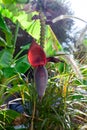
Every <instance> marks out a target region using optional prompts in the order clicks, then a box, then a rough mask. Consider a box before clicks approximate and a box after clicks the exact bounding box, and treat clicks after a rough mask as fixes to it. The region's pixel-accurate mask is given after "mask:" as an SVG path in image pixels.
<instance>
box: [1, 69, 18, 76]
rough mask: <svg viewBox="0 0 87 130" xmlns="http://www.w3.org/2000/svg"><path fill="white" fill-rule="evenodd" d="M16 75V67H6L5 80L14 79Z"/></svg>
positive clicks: (4, 70)
mask: <svg viewBox="0 0 87 130" xmlns="http://www.w3.org/2000/svg"><path fill="white" fill-rule="evenodd" d="M15 74H16V70H15V68H14V67H6V68H4V69H3V75H4V77H5V78H9V77H12V76H13V75H15Z"/></svg>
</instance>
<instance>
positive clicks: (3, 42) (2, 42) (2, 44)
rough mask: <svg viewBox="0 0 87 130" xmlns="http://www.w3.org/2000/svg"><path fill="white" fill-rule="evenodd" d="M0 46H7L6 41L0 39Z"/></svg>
mask: <svg viewBox="0 0 87 130" xmlns="http://www.w3.org/2000/svg"><path fill="white" fill-rule="evenodd" d="M0 46H3V47H6V46H7V43H6V41H5V40H4V39H3V38H2V37H0Z"/></svg>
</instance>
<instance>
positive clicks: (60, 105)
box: [0, 0, 87, 130]
mask: <svg viewBox="0 0 87 130" xmlns="http://www.w3.org/2000/svg"><path fill="white" fill-rule="evenodd" d="M22 2H23V1H20V0H17V1H16V2H15V1H14V0H11V1H9V0H8V1H7V0H6V1H5V0H2V1H0V29H1V30H0V90H1V91H0V129H4V130H5V129H6V130H7V129H16V126H18V125H21V128H20V129H30V130H34V129H36V130H37V129H41V130H43V129H45V130H46V129H47V130H53V129H54V130H57V129H58V130H75V129H76V130H77V129H78V130H79V129H81V127H86V125H85V124H86V123H87V111H86V108H87V96H86V95H87V65H86V60H85V58H83V57H81V59H80V60H79V58H78V59H74V60H72V58H71V57H70V59H68V60H67V55H59V52H60V51H61V53H63V54H66V53H65V52H64V51H63V50H64V49H63V47H62V45H61V44H60V43H59V41H58V39H57V38H56V36H55V34H54V33H53V31H52V29H51V28H50V26H49V25H46V35H45V48H44V50H45V52H46V55H47V56H56V57H59V58H60V59H63V60H64V61H65V63H56V64H54V63H48V64H47V65H46V68H47V70H48V75H49V79H48V85H47V89H46V92H45V95H44V97H43V100H42V102H39V100H38V96H37V92H36V88H35V85H34V81H33V78H32V76H33V72H31V71H32V69H31V66H30V64H29V63H28V61H27V50H28V48H29V45H30V43H31V41H32V37H33V38H35V39H36V40H37V42H38V43H39V42H40V21H39V20H32V17H33V16H34V15H35V14H37V12H36V11H35V10H34V11H32V12H31V11H30V10H29V9H30V8H28V10H27V11H26V10H25V8H24V7H25V4H23V3H22ZM29 2H30V1H29ZM25 3H26V0H25ZM29 4H30V3H29ZM48 5H49V4H48ZM51 6H52V5H51ZM28 7H30V5H28ZM60 7H61V8H62V6H61V4H60ZM53 10H54V8H53ZM64 10H65V9H64ZM59 15H60V14H59ZM5 17H7V18H9V19H10V20H9V22H10V24H8V22H7V21H6V20H8V19H7V18H5ZM5 19H6V20H5ZM11 21H12V22H11ZM62 22H63V21H62ZM64 22H66V21H64ZM13 23H14V24H13ZM11 24H12V25H11ZM61 25H62V24H61ZM67 25H68V26H70V25H69V24H67ZM11 26H15V28H14V29H12V30H11ZM54 26H56V24H55V25H54ZM53 28H54V27H53ZM63 29H64V30H65V26H63ZM54 30H55V29H54ZM19 31H20V32H19ZM58 32H59V34H61V31H58ZM21 33H22V36H23V34H25V35H26V37H27V38H29V41H28V42H26V43H25V45H24V44H23V45H21V48H17V49H16V46H17V42H18V41H20V39H21V37H20V36H21V35H19V34H21ZM57 34H58V33H57ZM64 34H65V31H64ZM61 36H62V37H63V35H61ZM66 37H67V35H66ZM18 38H19V40H18ZM63 38H64V37H63ZM67 38H68V37H67ZM65 39H66V38H64V40H65ZM64 40H63V41H64ZM60 42H62V41H61V40H60ZM82 42H83V43H85V45H86V43H87V41H86V38H83V41H82ZM18 49H19V51H17V52H16V50H18ZM83 56H84V54H83ZM73 57H74V56H73ZM85 57H86V53H85ZM69 60H71V61H72V62H70V63H69ZM72 66H73V67H72ZM75 67H78V70H77V68H75ZM73 68H74V69H73ZM78 71H79V72H80V73H81V76H82V78H81V77H80V75H79V74H78ZM30 72H31V73H30ZM31 74H32V75H31ZM12 104H13V106H12ZM14 104H18V106H17V105H16V106H15V105H14ZM10 108H11V109H10ZM13 113H14V114H13Z"/></svg>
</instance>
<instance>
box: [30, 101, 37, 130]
mask: <svg viewBox="0 0 87 130" xmlns="http://www.w3.org/2000/svg"><path fill="white" fill-rule="evenodd" d="M35 107H36V103H35V101H34V108H33V113H32V120H31V128H30V130H33V127H34V122H33V121H34V115H35Z"/></svg>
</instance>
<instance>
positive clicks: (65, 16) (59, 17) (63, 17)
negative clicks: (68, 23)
mask: <svg viewBox="0 0 87 130" xmlns="http://www.w3.org/2000/svg"><path fill="white" fill-rule="evenodd" d="M62 19H78V20H80V21H82V22H84V23H86V24H87V21H85V20H83V19H81V18H79V17H76V16H73V15H60V16H58V17H56V18H54V19H53V20H52V22H53V23H56V22H58V21H60V20H62Z"/></svg>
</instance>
